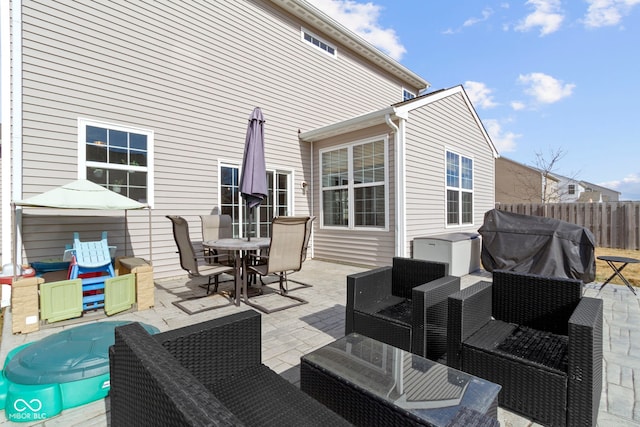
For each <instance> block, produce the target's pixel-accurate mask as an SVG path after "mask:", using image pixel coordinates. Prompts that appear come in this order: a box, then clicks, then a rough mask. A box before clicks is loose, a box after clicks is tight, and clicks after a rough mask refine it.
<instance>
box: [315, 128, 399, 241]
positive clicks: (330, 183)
mask: <svg viewBox="0 0 640 427" xmlns="http://www.w3.org/2000/svg"><path fill="white" fill-rule="evenodd" d="M387 150H388V139H387V137H386V136H384V137H376V138H372V139H369V140H364V141H358V142H354V143H351V144H349V145H346V146H340V147H336V148H331V149H325V150H321V151H320V175H321V177H322V191H321V197H322V200H321V205H322V226H323V227H340V228H346V229H363V228H369V229H378V230H380V229H382V230H387V229H388V226H389V212H388V198H389V191H388V187H389V186H388V181H389V178H388V158H387Z"/></svg>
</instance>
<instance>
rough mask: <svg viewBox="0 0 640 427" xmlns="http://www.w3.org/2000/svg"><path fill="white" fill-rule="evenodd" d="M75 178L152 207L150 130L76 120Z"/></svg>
mask: <svg viewBox="0 0 640 427" xmlns="http://www.w3.org/2000/svg"><path fill="white" fill-rule="evenodd" d="M78 177H79V178H80V179H87V180H89V181H92V182H95V183H96V184H100V185H102V186H103V187H105V188H108V189H109V190H111V191H115V192H116V193H120V194H122V195H123V196H126V197H129V198H130V199H133V200H136V201H138V202H140V203H147V204H149V205H150V206H153V131H152V130H148V129H139V128H133V127H130V126H123V125H117V124H112V123H106V122H99V121H94V120H87V119H78Z"/></svg>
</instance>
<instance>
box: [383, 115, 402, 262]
mask: <svg viewBox="0 0 640 427" xmlns="http://www.w3.org/2000/svg"><path fill="white" fill-rule="evenodd" d="M396 117H398V119H399V120H400V126H396V124H395V123H394V122H393V120H391V115H390V114H386V115H385V117H384V119H385V122H386V123H387V125H388V126H389V127H390V128H391V129H393V140H394V142H393V149H394V157H395V169H396V171H395V176H394V181H395V186H396V188H395V190H396V191H395V202H394V204H395V217H396V226H395V237H396V256H399V257H406V256H407V213H406V209H405V208H406V204H407V192H406V188H407V185H406V184H407V177H406V173H405V170H406V158H405V157H406V146H405V120H406V118H407V116H406V115H405V116H404V117H401V116H398V115H396Z"/></svg>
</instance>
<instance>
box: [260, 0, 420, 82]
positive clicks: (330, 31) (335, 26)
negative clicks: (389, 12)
mask: <svg viewBox="0 0 640 427" xmlns="http://www.w3.org/2000/svg"><path fill="white" fill-rule="evenodd" d="M271 2H272V3H274V4H276V5H278V6H280V7H281V8H283V9H284V10H286V11H288V12H289V13H291V14H293V15H294V16H296V17H297V18H299V19H300V20H302V21H303V22H304V23H305V24H308V25H310V26H313V27H315V28H318V29H320V30H322V31H324V32H325V33H326V34H327V35H329V36H331V37H333V38H334V39H335V40H337V41H339V42H340V43H342V44H344V45H345V46H348V47H349V48H350V49H353V51H355V52H357V53H358V54H360V55H362V56H363V57H365V58H367V59H368V60H370V61H371V62H373V63H374V64H376V65H378V66H379V67H381V68H382V69H384V70H386V71H388V72H389V73H391V74H393V75H394V76H396V77H398V78H399V79H401V80H403V81H405V82H406V83H408V84H410V85H411V86H413V87H415V88H417V89H418V91H421V90H423V89H426V88H428V87H429V86H431V84H430V83H429V82H428V81H426V80H425V79H423V78H422V77H420V76H419V75H417V74H416V73H414V72H413V71H411V70H409V69H408V68H406V67H405V66H403V65H402V64H400V63H399V62H398V61H396V60H395V59H393V58H391V57H390V56H389V55H387V54H385V53H384V52H382V51H380V50H379V49H378V48H376V47H375V46H373V45H372V44H371V43H369V42H368V41H366V40H365V39H363V38H362V37H360V36H359V35H357V34H356V33H354V32H353V31H351V30H349V29H348V28H347V27H345V26H344V25H342V24H340V23H339V22H338V21H336V20H334V19H333V18H331V17H329V16H328V15H327V14H325V13H324V12H322V11H321V10H319V9H318V8H316V7H314V6H312V5H311V4H309V3H308V2H306V1H304V0H271Z"/></svg>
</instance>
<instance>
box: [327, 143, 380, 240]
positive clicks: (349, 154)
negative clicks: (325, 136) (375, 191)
mask: <svg viewBox="0 0 640 427" xmlns="http://www.w3.org/2000/svg"><path fill="white" fill-rule="evenodd" d="M380 140H382V141H383V142H384V227H356V226H355V212H354V196H355V192H354V188H355V186H354V183H353V167H352V166H353V147H354V146H355V145H361V144H367V143H371V142H376V141H380ZM341 148H347V162H348V165H349V173H348V178H347V179H348V183H347V193H348V198H349V225H348V226H346V227H342V226H337V225H324V190H325V188H324V187H323V186H322V179H323V177H322V154H323V153H326V152H328V151H335V150H339V149H341ZM318 155H319V157H320V159H319V162H318V169H319V170H318V177H319V178H320V209H319V211H320V229H323V230H342V231H346V230H349V231H373V232H376V231H377V232H388V231H389V136H388V135H379V136H375V137H371V138H366V139H360V140H357V141H353V142H349V143H345V144H340V145H334V146H331V147H327V148H323V149H321V150H319V152H318ZM340 187H341V186H340ZM330 188H331V187H327V189H330Z"/></svg>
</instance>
